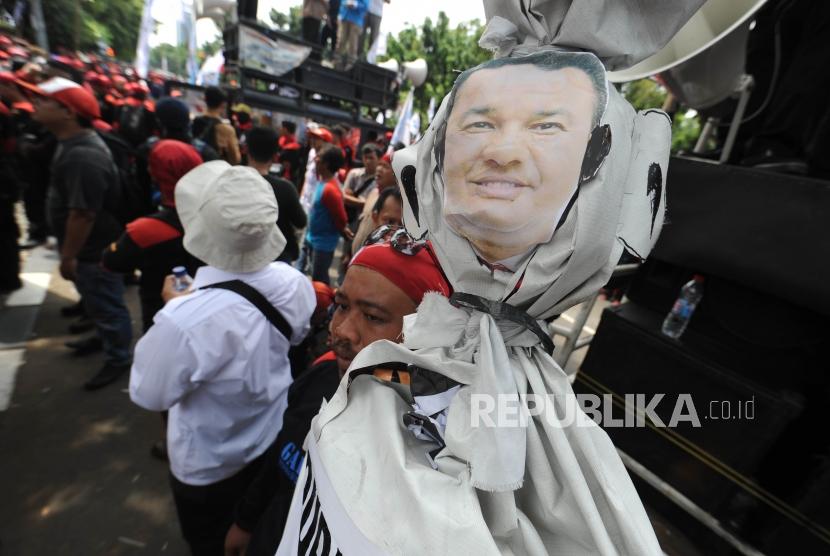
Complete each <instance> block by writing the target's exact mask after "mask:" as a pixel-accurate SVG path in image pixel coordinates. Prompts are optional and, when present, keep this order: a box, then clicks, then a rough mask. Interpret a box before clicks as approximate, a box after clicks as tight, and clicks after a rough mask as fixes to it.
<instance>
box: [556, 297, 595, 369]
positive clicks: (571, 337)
mask: <svg viewBox="0 0 830 556" xmlns="http://www.w3.org/2000/svg"><path fill="white" fill-rule="evenodd" d="M598 296H599V292H597V293H595V294H594V295H592V296H591V297H590V298H588V299H587V300H585V301H584V302H583V303H582V305H580V307H579V312H578V313H577V314H576V317H574V322H573V326H572V327H571V329H570V332H569V333H568V334H565V345H564V346H562V349H561V350H557V352H554V354H553V356H554V359H555V360H556V362H557V363H558V364H559V366H560V367H562V368H563V369H564V368H565V365H567V364H568V359H570V357H571V353H573V350H574V349H575V348H576V344H577V341H578V340H579V335H580V334H582V328H583V327H584V326H585V322H586V321H587V320H588V316H589V315H590V314H591V309H593V308H594V303H596V302H597V297H598ZM583 345H585V344H584V343H583Z"/></svg>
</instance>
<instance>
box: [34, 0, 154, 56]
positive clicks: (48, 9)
mask: <svg viewBox="0 0 830 556" xmlns="http://www.w3.org/2000/svg"><path fill="white" fill-rule="evenodd" d="M41 2H42V6H43V18H44V20H45V23H46V32H47V34H48V35H49V46H50V47H51V48H52V49H53V50H55V49H58V48H61V47H62V48H67V49H70V50H88V51H97V50H98V46H99V44H101V43H103V44H106V45H108V46H111V47H112V48H113V50H115V54H116V56H117V57H118V58H120V59H123V60H130V59H132V57H133V56H134V54H135V46H136V43H137V42H138V31H139V28H140V27H141V12H142V10H143V8H144V2H143V0H84V1H80V0H41ZM31 33H32V31H31V30H29V34H30V35H31ZM30 38H32V39H34V37H33V36H31V37H30Z"/></svg>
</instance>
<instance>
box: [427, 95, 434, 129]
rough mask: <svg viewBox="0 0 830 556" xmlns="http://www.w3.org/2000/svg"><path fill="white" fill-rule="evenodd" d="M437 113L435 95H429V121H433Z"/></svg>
mask: <svg viewBox="0 0 830 556" xmlns="http://www.w3.org/2000/svg"><path fill="white" fill-rule="evenodd" d="M434 115H435V97H429V108H427V123H429V122H432V117H433V116H434Z"/></svg>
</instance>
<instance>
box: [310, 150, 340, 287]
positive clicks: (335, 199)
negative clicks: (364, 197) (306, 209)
mask: <svg viewBox="0 0 830 556" xmlns="http://www.w3.org/2000/svg"><path fill="white" fill-rule="evenodd" d="M315 161H316V165H317V176H318V178H319V181H318V182H317V188H316V189H315V191H314V193H313V195H312V200H311V211H310V213H309V223H308V230H307V232H306V236H305V243H304V245H303V249H302V253H301V254H300V260H299V261H297V268H298V269H300V270H301V271H303V272H304V271H305V269H306V266H307V265H308V263H309V262H310V263H311V277H312V279H313V280H317V281H318V282H323V283H325V284H328V283H329V282H330V280H329V267H330V266H331V261H332V259H333V258H334V250H335V249H336V248H337V243H338V242H339V241H340V236H341V235H342V236H345V237H346V238H347V239H351V238H352V237H354V234H353V233H352V231H351V230H350V229H349V228H348V221H347V218H346V208H345V206H344V205H343V193H342V192H341V191H340V182H339V181H338V180H337V171H338V170H339V169H340V168H341V166H342V165H343V154H342V153H341V152H340V149H338V148H337V147H334V146H326V147H324V148H323V149H322V150H321V151H320V152H319V153H318V154H317V158H316V159H315Z"/></svg>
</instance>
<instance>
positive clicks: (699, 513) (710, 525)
mask: <svg viewBox="0 0 830 556" xmlns="http://www.w3.org/2000/svg"><path fill="white" fill-rule="evenodd" d="M617 453H618V454H620V458H621V459H622V461H623V463H624V464H625V466H626V467H627V468H628V470H629V471H631V472H632V473H634V474H635V475H637V476H638V477H640V478H641V479H642V480H644V481H645V482H646V483H648V484H649V485H650V486H651V487H652V488H654V489H655V490H657V491H658V492H660V493H661V494H662V495H663V496H665V497H666V498H668V499H669V500H671V501H672V502H674V503H675V504H677V505H678V506H680V508H681V509H682V510H683V511H685V512H686V513H688V514H689V515H691V516H692V517H693V518H695V519H696V520H698V521H699V522H700V523H701V524H703V525H704V526H705V527H706V528H707V529H709V530H711V531H712V532H714V533H715V534H716V535H717V536H719V537H720V538H722V539H723V540H725V541H726V542H727V543H729V544H730V545H731V546H732V547H733V548H734V549H735V550H737V551H738V552H740V553H741V554H743V555H745V556H764V553H763V552H760V551H759V550H758V549H756V548H754V547H752V546H750V545H748V544H746V543H745V542H744V541H742V540H741V539H739V538H738V537H736V536H735V535H733V534H732V533H730V532H729V531H727V530H726V529H724V527H723V525H721V524H720V521H718V520H717V519H716V518H715V517H714V516H712V515H711V514H709V513H707V512H706V510H704V509H703V508H701V507H700V506H698V505H697V504H695V503H694V502H692V501H691V500H689V499H688V498H686V496H684V495H683V494H682V493H681V492H680V491H678V490H677V489H676V488H674V487H673V486H671V485H670V484H669V483H667V482H666V481H664V480H663V479H661V478H660V477H658V476H657V475H655V474H654V473H652V472H651V471H649V470H648V469H647V468H646V467H645V466H644V465H643V464H641V463H640V462H638V461H637V460H635V459H634V458H632V457H631V456H629V455H628V454H626V453H625V452H623V451H622V450H620V449H619V448H617Z"/></svg>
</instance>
